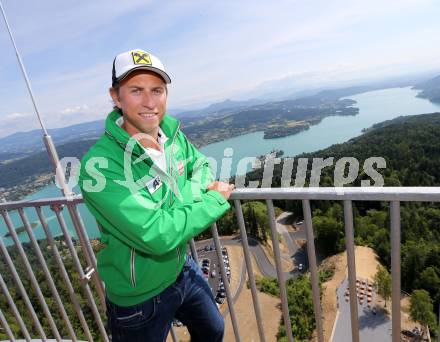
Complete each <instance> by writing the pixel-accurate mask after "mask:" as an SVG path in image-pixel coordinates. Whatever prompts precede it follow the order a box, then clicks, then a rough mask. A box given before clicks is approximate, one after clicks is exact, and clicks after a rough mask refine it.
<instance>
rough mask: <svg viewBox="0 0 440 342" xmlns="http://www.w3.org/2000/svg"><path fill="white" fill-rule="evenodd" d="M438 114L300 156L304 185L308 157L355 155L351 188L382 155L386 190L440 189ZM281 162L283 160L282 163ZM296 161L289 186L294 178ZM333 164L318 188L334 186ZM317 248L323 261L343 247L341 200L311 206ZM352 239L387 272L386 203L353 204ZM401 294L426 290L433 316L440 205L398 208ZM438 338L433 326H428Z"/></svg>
mask: <svg viewBox="0 0 440 342" xmlns="http://www.w3.org/2000/svg"><path fill="white" fill-rule="evenodd" d="M439 137H440V113H434V114H426V115H417V116H409V117H400V118H397V119H394V120H390V121H387V122H384V123H381V124H378V125H376V126H374V127H373V128H371V129H369V130H367V132H366V133H365V134H363V135H362V136H360V137H357V138H355V139H352V140H350V141H348V142H346V143H343V144H339V145H334V146H331V147H329V148H327V149H324V150H321V151H318V152H314V153H311V154H304V155H301V156H298V157H301V158H308V159H309V168H308V171H307V178H306V184H308V182H309V178H310V170H311V166H310V165H311V160H312V158H329V157H333V158H334V162H336V161H337V160H339V159H340V158H342V157H355V158H356V159H358V161H359V165H360V166H361V168H360V173H359V177H358V178H357V179H356V180H355V181H354V182H353V183H352V184H349V186H359V185H360V181H361V179H368V178H369V177H368V176H367V175H366V174H365V173H363V172H362V165H363V162H364V160H365V159H367V158H369V157H383V158H384V159H385V161H386V168H384V169H379V170H378V171H379V172H380V174H382V175H383V177H384V180H385V186H439V185H440V139H439ZM283 162H284V161H283ZM283 162H282V163H281V164H280V165H276V166H275V171H274V174H275V176H274V180H273V186H280V184H281V169H282V165H283ZM296 164H297V161H295V164H294V168H293V174H292V185H293V184H294V180H295V176H296V172H295V170H296ZM334 165H335V164H334V163H333V166H330V167H326V168H324V169H323V172H322V175H321V182H320V186H332V185H333V179H334ZM261 177H262V170H257V171H254V172H252V173H250V174H248V176H247V180H257V179H261ZM276 205H277V206H279V207H281V208H283V209H287V210H291V211H293V212H294V213H295V214H296V215H297V216H298V217H300V216H301V215H302V211H301V206H300V203H299V202H292V201H291V202H278V203H276ZM312 208H313V224H314V229H315V238H316V246H317V248H318V252H319V254H320V256H321V257H327V256H330V255H333V254H336V253H339V252H341V251H343V250H344V249H345V239H344V235H345V232H344V217H343V216H344V215H343V208H342V205H341V203H340V202H328V201H327V202H323V201H321V202H319V201H313V202H312ZM354 217H355V241H356V243H357V244H359V245H366V246H369V247H372V248H373V249H375V251H376V252H377V254H378V255H379V257H380V259H381V261H382V262H383V263H384V264H385V265H386V266H387V267H388V269H390V260H391V245H390V229H389V227H390V218H389V204H388V203H379V202H355V203H354ZM401 225H402V227H401V229H402V245H401V246H402V251H401V272H402V290H404V291H406V292H408V293H411V292H412V291H413V290H415V289H423V290H426V291H428V293H429V295H430V297H431V299H432V301H433V303H434V312H435V314H438V312H437V310H438V308H439V304H440V205H439V204H437V203H402V208H401ZM429 326H430V328H431V329H432V330H431V333H434V334H436V333H437V332H436V330H437V324H435V322H431V324H430V325H429Z"/></svg>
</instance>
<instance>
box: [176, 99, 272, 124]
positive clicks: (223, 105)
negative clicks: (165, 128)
mask: <svg viewBox="0 0 440 342" xmlns="http://www.w3.org/2000/svg"><path fill="white" fill-rule="evenodd" d="M264 102H267V100H260V99H249V100H246V101H233V100H229V99H226V100H224V101H222V102H217V103H213V104H211V105H209V106H208V107H206V108H202V109H198V110H191V111H185V112H180V113H175V116H176V117H178V118H179V119H180V118H200V117H204V116H215V115H225V114H228V113H229V112H230V111H231V110H238V109H242V108H246V107H249V106H253V105H256V104H261V103H264Z"/></svg>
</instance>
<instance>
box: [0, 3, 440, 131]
mask: <svg viewBox="0 0 440 342" xmlns="http://www.w3.org/2000/svg"><path fill="white" fill-rule="evenodd" d="M3 4H4V7H5V10H6V13H7V15H8V19H9V23H10V25H11V27H12V30H13V32H14V35H15V39H16V42H17V45H18V48H19V50H20V52H21V53H22V57H23V60H24V63H25V65H26V67H27V70H28V73H29V77H30V79H31V82H32V86H33V89H34V91H35V94H36V98H37V102H38V104H39V108H40V111H41V113H42V116H43V120H44V122H45V123H46V126H47V127H48V128H57V127H66V126H70V125H73V124H77V123H82V122H88V121H95V120H99V119H103V118H104V117H105V115H106V113H107V112H108V111H109V110H110V109H111V102H110V99H109V97H108V95H107V89H108V87H109V84H110V78H111V72H110V71H111V63H112V60H113V58H114V56H115V55H116V54H117V53H119V52H122V51H126V50H129V49H133V48H143V49H145V50H147V51H150V52H151V53H153V54H155V55H157V56H159V57H160V58H161V59H162V61H163V62H164V64H165V67H166V69H167V71H168V72H169V73H170V74H171V77H172V84H171V86H170V98H169V108H170V109H171V110H175V109H181V110H188V108H192V109H194V108H200V107H204V106H207V105H209V104H210V103H215V102H221V101H223V100H225V99H233V100H244V99H250V98H255V97H258V98H265V99H266V98H267V99H270V98H271V97H274V96H276V94H279V96H287V95H288V94H289V93H291V94H293V93H295V92H298V91H300V90H308V89H316V88H319V87H331V88H339V87H345V86H350V85H354V84H363V83H364V82H374V81H379V80H381V79H389V78H393V77H397V76H399V75H402V76H403V75H406V74H416V73H424V72H428V71H432V72H433V71H434V70H439V67H438V65H439V63H438V60H439V58H440V44H437V40H439V39H440V38H438V35H436V32H438V29H439V28H440V23H439V22H438V20H437V18H438V17H439V14H440V8H439V6H437V5H436V2H435V1H431V0H403V1H400V2H396V3H388V2H385V3H383V2H380V1H378V0H374V1H370V2H368V3H365V2H363V1H357V0H350V1H348V0H347V1H341V2H338V3H337V4H335V3H331V4H330V3H328V2H325V1H312V2H309V3H302V2H299V1H293V2H292V1H280V2H277V3H272V4H268V3H265V4H263V3H261V4H258V3H251V2H248V1H243V2H240V3H213V4H211V3H210V4H209V5H208V4H206V3H204V2H201V1H187V2H185V3H182V2H177V1H172V2H169V3H165V4H158V3H156V2H153V1H147V2H146V1H144V0H131V1H125V2H114V3H112V4H111V6H110V5H109V2H106V1H103V0H101V1H94V2H86V1H79V2H76V3H75V4H64V5H63V6H59V4H58V2H56V1H54V0H44V1H39V2H38V3H26V6H23V3H22V2H21V1H12V0H5V1H3ZM1 25H3V26H2V27H3V29H2V30H1V31H0V32H1V33H0V48H1V50H2V51H3V55H2V63H0V98H1V99H2V100H3V101H1V102H0V137H5V136H7V135H10V134H13V133H15V132H18V131H29V130H33V129H36V128H38V127H39V126H38V121H37V120H36V118H35V114H34V110H33V107H32V104H31V102H30V98H29V95H28V93H27V90H26V87H25V83H24V81H23V79H22V76H21V73H20V70H19V69H18V65H17V62H16V59H15V53H14V51H13V49H12V46H11V44H10V41H9V37H8V36H7V32H6V30H5V26H4V23H3V22H2V24H1Z"/></svg>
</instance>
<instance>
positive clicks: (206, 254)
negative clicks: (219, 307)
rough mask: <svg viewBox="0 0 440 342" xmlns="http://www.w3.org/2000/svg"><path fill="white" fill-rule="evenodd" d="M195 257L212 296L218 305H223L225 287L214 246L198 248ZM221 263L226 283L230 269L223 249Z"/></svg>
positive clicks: (226, 252) (207, 245)
mask: <svg viewBox="0 0 440 342" xmlns="http://www.w3.org/2000/svg"><path fill="white" fill-rule="evenodd" d="M197 255H198V258H199V265H200V268H201V269H202V272H203V274H204V275H205V278H206V280H207V281H208V283H209V286H210V287H211V291H212V294H213V295H214V298H215V300H216V302H217V303H218V304H223V302H224V301H225V298H226V291H225V286H224V284H223V280H222V279H221V272H220V263H219V260H218V256H217V251H216V250H215V246H214V244H212V243H211V244H205V245H202V246H198V248H197ZM222 257H223V263H224V265H225V269H226V275H227V277H228V281H230V279H231V269H230V266H229V257H228V251H227V250H226V248H225V247H223V248H222Z"/></svg>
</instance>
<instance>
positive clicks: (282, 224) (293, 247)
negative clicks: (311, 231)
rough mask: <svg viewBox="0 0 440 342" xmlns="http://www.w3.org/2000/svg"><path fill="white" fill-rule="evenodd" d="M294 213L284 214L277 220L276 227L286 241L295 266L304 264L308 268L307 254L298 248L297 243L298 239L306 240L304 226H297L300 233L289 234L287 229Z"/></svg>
mask: <svg viewBox="0 0 440 342" xmlns="http://www.w3.org/2000/svg"><path fill="white" fill-rule="evenodd" d="M291 214H292V213H289V212H287V211H286V212H284V213H282V214H281V215H280V216H278V218H277V219H276V227H277V230H278V233H280V234H282V235H283V238H284V241H286V244H287V248H288V249H289V255H290V257H291V258H292V262H293V266H294V267H295V265H296V266H297V265H299V264H303V265H304V266H306V259H307V258H306V253H304V251H303V250H302V249H301V248H300V247H299V246H298V244H297V243H296V242H295V240H297V239H305V238H306V233H305V231H304V228H305V227H304V224H301V225H298V224H296V226H297V227H298V231H296V232H289V230H288V229H287V222H286V221H287V218H288V217H289V216H290V215H291Z"/></svg>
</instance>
